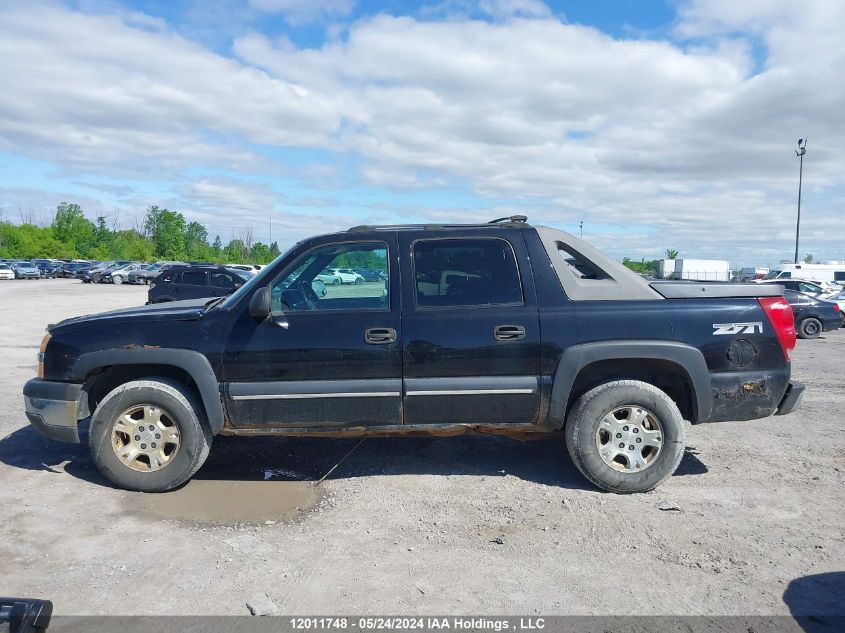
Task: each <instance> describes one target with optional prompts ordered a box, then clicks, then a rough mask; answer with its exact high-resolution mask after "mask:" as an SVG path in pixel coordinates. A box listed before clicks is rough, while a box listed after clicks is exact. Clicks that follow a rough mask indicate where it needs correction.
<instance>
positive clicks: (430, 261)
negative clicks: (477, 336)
mask: <svg viewBox="0 0 845 633" xmlns="http://www.w3.org/2000/svg"><path fill="white" fill-rule="evenodd" d="M413 262H414V280H415V284H416V288H415V296H416V306H417V308H422V309H426V308H440V307H449V308H452V307H480V306H492V305H520V304H522V303H523V294H522V283H521V280H520V275H519V269H518V267H517V263H516V256H515V255H514V251H513V247H512V246H511V244H510V243H509V242H508V241H507V240H503V239H501V238H495V237H490V238H487V237H483V238H468V239H463V238H441V239H438V238H432V239H421V240H418V241H416V242H414V244H413Z"/></svg>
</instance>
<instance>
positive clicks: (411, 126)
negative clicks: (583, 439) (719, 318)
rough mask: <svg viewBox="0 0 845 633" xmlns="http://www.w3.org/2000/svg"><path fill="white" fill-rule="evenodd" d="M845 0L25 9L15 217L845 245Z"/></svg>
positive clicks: (620, 243) (709, 253)
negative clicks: (74, 210) (59, 209)
mask: <svg viewBox="0 0 845 633" xmlns="http://www.w3.org/2000/svg"><path fill="white" fill-rule="evenodd" d="M843 32H845V2H842V1H841V0H804V1H802V2H796V1H795V0H741V1H740V0H668V1H666V2H664V1H661V0H657V1H652V2H646V1H645V0H643V1H640V0H606V1H603V2H594V1H593V0H568V1H561V2H556V3H553V2H548V3H543V2H542V1H541V0H477V1H472V0H431V1H430V2H425V1H423V2H404V1H400V0H384V1H382V2H365V1H363V0H194V1H191V0H185V1H184V2H176V1H170V0H78V1H69V2H61V1H58V0H55V1H49V0H47V1H36V0H29V1H26V2H24V1H13V0H3V1H0V214H2V218H3V219H4V220H6V221H14V222H18V221H20V219H21V218H22V217H32V218H34V219H35V220H36V221H45V220H47V219H48V218H49V217H50V213H51V210H52V209H54V208H55V205H56V204H57V203H58V202H61V201H63V200H68V201H78V202H80V203H81V204H82V205H83V206H84V208H85V209H86V212H87V213H88V214H89V215H90V216H91V217H95V216H96V215H101V214H104V215H108V216H109V218H110V221H111V222H113V223H114V224H116V225H120V226H123V227H130V226H133V225H134V224H135V223H136V222H137V221H138V219H139V218H140V217H142V215H143V210H144V208H145V207H146V206H147V205H149V204H159V205H162V206H167V207H169V208H172V209H178V210H180V211H182V212H183V213H184V214H185V215H186V216H187V217H188V218H190V219H198V220H200V221H202V222H204V223H205V224H206V225H207V226H208V227H209V230H210V233H211V235H212V236H213V235H215V234H218V233H219V234H220V236H221V238H222V239H223V240H224V241H226V240H228V239H231V237H232V236H233V235H237V234H238V233H239V232H240V231H241V230H243V228H244V227H246V226H251V227H252V229H253V233H254V235H255V237H256V238H257V239H261V240H265V241H266V240H269V239H270V236H271V231H272V238H273V239H275V240H278V241H279V243H280V245H282V246H283V247H284V246H286V245H289V244H291V243H293V242H295V241H296V240H298V239H300V238H302V237H304V236H306V235H309V234H313V233H317V232H326V231H332V230H339V229H344V228H347V227H348V226H350V225H353V224H360V223H372V222H378V223H388V222H389V223H393V222H416V221H428V220H431V221H485V220H488V219H491V218H493V217H498V216H503V215H509V214H513V213H521V214H525V215H528V216H529V219H530V220H531V221H532V222H534V223H537V224H540V223H542V224H548V225H553V226H557V227H560V228H564V229H566V230H569V231H572V232H575V233H577V232H578V223H579V222H581V221H583V222H584V237H585V238H588V239H589V240H590V241H592V242H593V243H595V244H597V245H598V246H600V247H601V248H604V249H605V250H607V251H608V252H610V253H611V254H613V255H615V256H617V257H622V256H623V255H628V256H631V257H634V258H640V257H646V258H653V257H658V256H660V254H661V253H662V252H663V251H664V250H665V249H666V248H675V249H678V250H679V251H680V252H681V254H682V255H683V256H687V257H718V258H725V259H729V260H730V261H731V262H732V263H733V264H734V265H752V264H761V265H766V264H774V263H777V262H778V261H779V260H781V259H783V258H791V257H792V253H793V249H794V236H795V211H796V198H797V185H798V159H797V158H796V156H795V153H794V151H793V148H794V146H795V144H796V141H797V139H798V138H799V137H808V138H809V144H808V153H807V156H806V160H805V172H804V196H803V203H802V216H803V221H802V239H801V253H802V256H803V254H804V253H807V252H811V253H813V254H814V255H815V256H816V258H817V259H845V37H843Z"/></svg>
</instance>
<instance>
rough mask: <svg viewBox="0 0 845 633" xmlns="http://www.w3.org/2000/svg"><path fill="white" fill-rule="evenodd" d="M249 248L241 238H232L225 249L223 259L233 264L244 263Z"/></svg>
mask: <svg viewBox="0 0 845 633" xmlns="http://www.w3.org/2000/svg"><path fill="white" fill-rule="evenodd" d="M246 256H247V249H246V246H245V245H244V243H243V241H241V240H232V241H231V242H229V243H228V244H227V245H226V248H224V249H223V259H224V260H225V261H227V262H231V263H233V264H242V263H244V261H245V260H246Z"/></svg>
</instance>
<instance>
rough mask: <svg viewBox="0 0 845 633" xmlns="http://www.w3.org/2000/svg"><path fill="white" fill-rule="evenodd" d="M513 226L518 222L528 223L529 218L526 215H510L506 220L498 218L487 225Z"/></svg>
mask: <svg viewBox="0 0 845 633" xmlns="http://www.w3.org/2000/svg"><path fill="white" fill-rule="evenodd" d="M502 222H504V223H506V224H511V223H514V222H518V223H520V224H525V223H526V222H528V216H525V215H508V216H506V217H504V218H496V219H495V220H490V221H489V222H488V223H487V224H500V223H502Z"/></svg>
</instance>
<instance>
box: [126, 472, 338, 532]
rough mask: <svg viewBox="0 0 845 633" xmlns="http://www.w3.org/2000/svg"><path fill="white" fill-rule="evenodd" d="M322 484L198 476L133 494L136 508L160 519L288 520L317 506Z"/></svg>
mask: <svg viewBox="0 0 845 633" xmlns="http://www.w3.org/2000/svg"><path fill="white" fill-rule="evenodd" d="M321 491H322V487H315V486H314V482H311V481H273V480H270V481H232V480H219V479H212V480H208V479H194V480H192V481H189V482H188V483H187V484H186V485H185V486H183V487H182V488H179V489H178V490H174V491H172V492H165V493H160V494H143V493H138V494H133V495H132V496H131V497H130V498H129V499H128V503H129V504H130V505H131V506H132V508H133V510H135V511H138V510H140V511H141V513H143V514H146V515H150V516H152V517H155V518H159V519H177V520H182V521H195V522H199V523H215V524H234V523H263V522H265V521H284V520H290V519H293V518H295V517H296V516H297V515H300V514H302V513H303V512H306V511H308V510H310V509H311V508H313V507H315V506H316V505H317V504H318V503H319V501H320V494H321Z"/></svg>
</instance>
